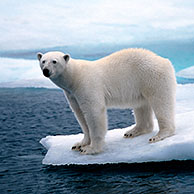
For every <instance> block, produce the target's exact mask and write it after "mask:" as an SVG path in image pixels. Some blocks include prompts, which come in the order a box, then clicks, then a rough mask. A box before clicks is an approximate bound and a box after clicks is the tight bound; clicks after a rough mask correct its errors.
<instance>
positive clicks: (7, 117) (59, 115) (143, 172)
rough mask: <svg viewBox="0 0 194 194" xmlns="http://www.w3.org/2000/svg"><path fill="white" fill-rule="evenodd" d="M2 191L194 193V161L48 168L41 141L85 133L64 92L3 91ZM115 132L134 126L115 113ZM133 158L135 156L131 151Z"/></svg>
mask: <svg viewBox="0 0 194 194" xmlns="http://www.w3.org/2000/svg"><path fill="white" fill-rule="evenodd" d="M0 113H1V114H0V128H1V129H0V142H1V144H0V153H1V154H0V193H2V194H6V193H13V194H23V193H38V194H42V193H44V194H47V193H59V194H60V193H72V194H74V193H106V194H108V193H110V194H114V193H181V194H182V193H193V192H194V162H193V161H171V162H159V163H157V162H155V163H142V164H124V163H123V164H106V165H83V166H79V165H77V166H76V165H70V166H47V165H43V164H42V159H43V157H44V155H45V154H46V150H45V149H44V148H43V147H42V145H41V144H40V143H39V141H40V139H41V138H43V137H45V136H48V135H68V134H77V133H80V132H81V129H80V127H79V125H78V123H77V121H76V120H75V118H74V115H73V113H72V112H71V110H70V108H69V106H68V104H67V102H66V100H65V97H64V94H63V92H62V91H61V90H59V89H44V88H1V89H0ZM108 115H109V129H113V128H123V127H127V126H129V125H131V124H133V123H134V117H133V115H132V112H131V111H130V110H111V111H108ZM126 154H130V153H126Z"/></svg>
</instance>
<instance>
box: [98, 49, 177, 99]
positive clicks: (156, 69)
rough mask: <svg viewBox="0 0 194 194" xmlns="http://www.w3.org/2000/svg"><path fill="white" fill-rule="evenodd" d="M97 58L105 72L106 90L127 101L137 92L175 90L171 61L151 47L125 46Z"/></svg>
mask: <svg viewBox="0 0 194 194" xmlns="http://www.w3.org/2000/svg"><path fill="white" fill-rule="evenodd" d="M96 62H97V65H98V68H101V69H102V71H101V72H103V73H102V80H103V85H104V88H105V91H106V93H107V95H108V96H111V97H112V98H113V97H114V99H119V100H120V99H123V100H122V101H127V100H128V99H129V98H130V99H132V98H133V97H134V96H136V97H138V96H141V95H152V94H153V93H156V92H157V93H160V90H161V91H163V92H164V91H165V90H166V91H169V90H170V91H173V90H175V87H176V86H175V85H176V79H175V74H174V69H173V66H172V64H171V62H170V61H169V60H168V59H165V58H163V57H160V56H158V55H156V54H155V53H153V52H151V51H148V50H145V49H125V50H121V51H118V52H116V53H113V54H111V55H109V56H107V57H104V58H102V59H100V60H98V61H96ZM158 95H160V94H158ZM117 101H118V100H117Z"/></svg>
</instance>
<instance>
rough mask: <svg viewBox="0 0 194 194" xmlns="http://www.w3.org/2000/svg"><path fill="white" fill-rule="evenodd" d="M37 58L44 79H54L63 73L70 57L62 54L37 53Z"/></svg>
mask: <svg viewBox="0 0 194 194" xmlns="http://www.w3.org/2000/svg"><path fill="white" fill-rule="evenodd" d="M37 58H38V60H39V62H40V68H41V69H42V72H43V74H44V76H45V77H48V78H51V79H54V78H57V77H58V76H59V75H60V74H61V73H62V72H64V71H65V68H66V65H67V63H68V61H69V59H70V55H68V54H64V53H62V52H48V53H45V54H42V53H38V54H37Z"/></svg>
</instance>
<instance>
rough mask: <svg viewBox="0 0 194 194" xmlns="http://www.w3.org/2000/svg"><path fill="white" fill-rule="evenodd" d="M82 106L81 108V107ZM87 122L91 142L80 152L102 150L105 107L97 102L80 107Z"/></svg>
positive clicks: (105, 128)
mask: <svg viewBox="0 0 194 194" xmlns="http://www.w3.org/2000/svg"><path fill="white" fill-rule="evenodd" d="M82 108H83V109H82ZM81 109H82V111H83V112H84V117H85V119H86V122H87V124H88V128H89V135H90V140H91V143H90V145H87V146H84V147H82V148H81V149H80V152H81V153H82V154H97V153H100V152H102V149H103V145H104V139H105V135H106V132H107V115H106V108H105V106H102V105H101V104H100V103H99V104H93V103H92V102H91V103H87V105H85V106H82V107H81Z"/></svg>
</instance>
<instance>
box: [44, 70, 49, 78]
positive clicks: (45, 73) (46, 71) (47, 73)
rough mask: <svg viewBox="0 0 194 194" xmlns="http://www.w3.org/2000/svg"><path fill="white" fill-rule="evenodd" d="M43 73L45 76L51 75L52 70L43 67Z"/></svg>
mask: <svg viewBox="0 0 194 194" xmlns="http://www.w3.org/2000/svg"><path fill="white" fill-rule="evenodd" d="M43 74H44V76H45V77H49V76H50V72H49V70H48V69H46V68H45V69H43Z"/></svg>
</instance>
